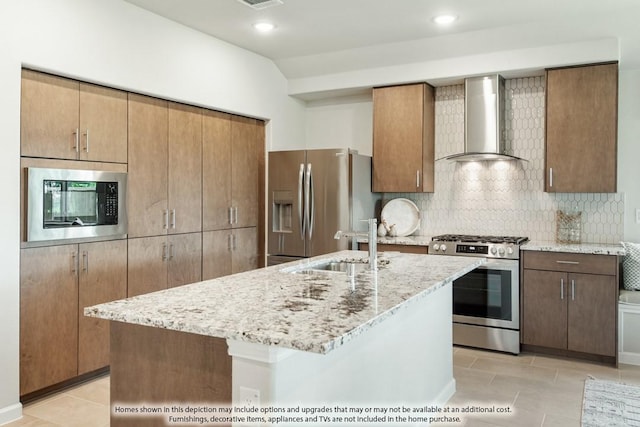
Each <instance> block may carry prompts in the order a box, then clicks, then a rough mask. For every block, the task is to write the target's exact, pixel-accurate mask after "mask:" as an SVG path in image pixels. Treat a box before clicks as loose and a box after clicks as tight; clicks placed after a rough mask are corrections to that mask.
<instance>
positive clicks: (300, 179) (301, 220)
mask: <svg viewBox="0 0 640 427" xmlns="http://www.w3.org/2000/svg"><path fill="white" fill-rule="evenodd" d="M303 183H304V164H303V163H300V170H299V171H298V223H299V224H300V239H301V240H304V217H303V216H302V215H303V212H302V202H303V200H302V194H303V191H302V185H303ZM305 206H306V205H305Z"/></svg>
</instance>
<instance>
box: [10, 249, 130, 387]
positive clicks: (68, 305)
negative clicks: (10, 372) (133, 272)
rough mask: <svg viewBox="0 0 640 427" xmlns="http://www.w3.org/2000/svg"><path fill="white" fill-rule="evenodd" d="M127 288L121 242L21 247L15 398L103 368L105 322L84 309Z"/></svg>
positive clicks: (122, 293)
mask: <svg viewBox="0 0 640 427" xmlns="http://www.w3.org/2000/svg"><path fill="white" fill-rule="evenodd" d="M126 289H127V243H126V240H115V241H108V242H95V243H86V244H81V245H61V246H50V247H43V248H29V249H22V250H21V262H20V394H21V395H25V394H29V393H32V392H34V391H37V390H40V389H43V388H45V387H48V386H52V385H55V384H58V383H60V382H63V381H66V380H68V379H71V378H74V377H76V376H78V375H81V374H84V373H87V372H92V371H95V370H97V369H100V368H103V367H105V366H108V365H109V324H108V322H107V321H103V320H99V319H91V318H87V317H85V316H84V308H85V307H88V306H91V305H95V304H100V303H103V302H107V301H112V300H116V299H121V298H124V297H126Z"/></svg>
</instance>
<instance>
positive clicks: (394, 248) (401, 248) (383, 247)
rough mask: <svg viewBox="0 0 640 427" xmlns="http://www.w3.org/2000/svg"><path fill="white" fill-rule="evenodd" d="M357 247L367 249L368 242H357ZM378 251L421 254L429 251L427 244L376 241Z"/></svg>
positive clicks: (362, 249)
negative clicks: (397, 243)
mask: <svg viewBox="0 0 640 427" xmlns="http://www.w3.org/2000/svg"><path fill="white" fill-rule="evenodd" d="M358 249H360V250H361V251H368V250H369V244H368V243H358ZM377 249H378V252H385V251H390V252H402V253H405V254H423V255H426V254H428V253H429V246H419V245H396V244H391V243H378V245H377Z"/></svg>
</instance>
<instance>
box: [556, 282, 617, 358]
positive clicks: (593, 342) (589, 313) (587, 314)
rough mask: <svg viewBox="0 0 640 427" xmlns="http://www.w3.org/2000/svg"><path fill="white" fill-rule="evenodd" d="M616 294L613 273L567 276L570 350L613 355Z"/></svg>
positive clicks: (614, 353)
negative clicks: (608, 274) (610, 274)
mask: <svg viewBox="0 0 640 427" xmlns="http://www.w3.org/2000/svg"><path fill="white" fill-rule="evenodd" d="M617 296H618V286H617V283H616V279H615V276H601V275H596V274H570V275H569V287H568V300H569V329H568V348H569V350H574V351H580V352H583V353H592V354H600V355H604V356H615V355H616V351H617V350H616V307H617V305H618V303H617Z"/></svg>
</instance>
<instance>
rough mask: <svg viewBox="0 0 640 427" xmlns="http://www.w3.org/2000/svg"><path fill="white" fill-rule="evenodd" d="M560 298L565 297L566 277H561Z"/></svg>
mask: <svg viewBox="0 0 640 427" xmlns="http://www.w3.org/2000/svg"><path fill="white" fill-rule="evenodd" d="M560 299H561V300H563V299H564V279H560Z"/></svg>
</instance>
